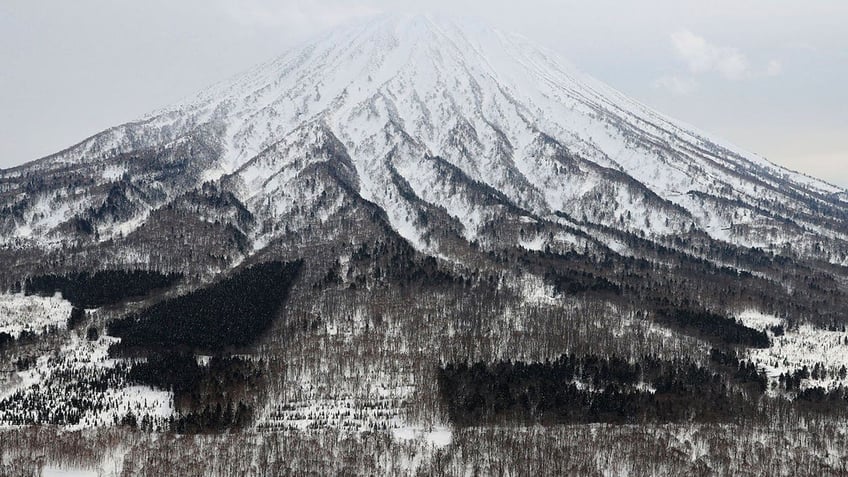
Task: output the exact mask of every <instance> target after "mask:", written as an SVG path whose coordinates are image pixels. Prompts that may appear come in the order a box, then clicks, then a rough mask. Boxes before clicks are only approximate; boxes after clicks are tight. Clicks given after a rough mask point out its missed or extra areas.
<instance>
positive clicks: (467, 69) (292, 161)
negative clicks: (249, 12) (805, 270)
mask: <svg viewBox="0 0 848 477" xmlns="http://www.w3.org/2000/svg"><path fill="white" fill-rule="evenodd" d="M316 124H320V125H321V129H320V131H321V133H320V134H315V129H314V128H313V127H309V125H316ZM280 145H285V147H284V148H282V149H281V147H280ZM283 149H284V150H286V151H288V152H287V153H285V154H282V153H281V152H280V151H281V150H283ZM139 150H146V151H164V150H167V151H173V150H180V151H183V152H181V154H182V155H181V156H180V159H179V160H180V161H182V162H181V164H182V166H181V167H184V168H187V169H188V170H192V171H194V172H193V174H194V175H192V176H191V177H194V178H195V179H185V178H183V179H181V183H184V184H185V185H186V186H188V185H196V184H195V183H193V182H192V181H193V180H196V181H199V182H203V181H216V180H219V179H222V178H227V177H235V178H238V176H241V175H244V176H245V177H244V179H245V180H243V181H239V180H233V181H230V183H233V184H242V186H244V185H245V184H252V187H259V188H260V189H262V188H263V187H265V186H266V185H267V184H268V183H267V181H265V180H262V181H258V180H257V177H259V178H264V177H265V175H267V174H272V175H273V174H277V175H278V176H279V174H280V173H281V172H280V171H281V170H285V171H287V172H286V173H285V174H284V176H285V177H287V178H289V179H291V180H294V178H295V177H296V176H297V174H299V173H300V172H298V171H300V170H301V169H300V168H302V167H305V165H306V164H314V163H313V162H310V161H309V160H304V159H305V158H306V156H308V155H314V156H316V157H321V158H324V159H322V160H321V161H331V160H332V159H331V157H335V158H337V159H338V158H341V157H344V158H345V159H344V169H345V171H346V172H345V175H346V177H355V178H356V180H346V181H344V183H345V184H348V186H351V185H352V184H355V187H356V189H357V190H356V191H355V192H356V193H357V194H359V195H360V196H361V197H362V198H364V199H366V200H368V201H370V202H372V203H374V204H376V205H377V206H379V207H381V208H383V209H384V210H385V211H386V212H387V215H388V216H389V217H390V219H391V221H392V226H393V227H395V228H396V229H397V230H398V231H399V232H400V233H401V235H402V236H404V237H405V238H406V239H408V240H409V241H410V242H411V243H413V244H416V246H417V247H418V248H419V249H421V250H427V251H429V252H432V253H436V252H438V244H432V243H431V244H428V243H427V242H428V241H427V240H426V239H425V238H426V237H427V236H428V234H429V233H430V232H428V231H427V230H424V229H422V228H421V227H420V224H419V225H416V224H415V218H414V212H413V211H414V209H415V207H417V206H414V205H412V203H406V204H403V203H402V200H401V199H399V197H401V198H402V197H404V196H406V197H413V196H414V198H415V200H419V201H422V202H423V203H426V204H429V206H432V207H436V208H440V209H443V210H445V211H446V212H447V214H448V215H449V216H451V217H453V218H454V219H455V220H457V221H459V223H460V224H461V226H462V230H461V234H462V235H463V236H464V238H465V239H468V240H482V237H483V236H484V235H485V231H486V230H488V227H490V224H491V223H492V220H495V218H496V217H501V214H500V212H498V211H497V210H495V209H492V208H491V207H489V206H481V204H480V203H478V201H480V200H483V201H484V202H485V201H490V200H492V199H491V197H494V196H492V195H491V194H494V193H496V194H497V200H496V202H498V203H501V205H502V206H508V207H514V208H517V209H520V210H521V211H522V212H521V213H520V214H519V215H520V217H521V218H520V219H519V218H516V220H531V218H532V220H543V221H550V222H551V223H556V224H560V225H562V226H564V227H569V228H572V229H575V228H576V229H583V231H584V232H585V231H586V230H587V229H586V228H587V227H591V226H594V225H602V226H603V227H612V228H615V229H621V230H623V231H625V232H626V233H631V234H643V235H646V236H648V237H654V238H657V239H661V238H665V237H669V236H674V235H679V234H684V233H689V232H691V231H693V230H697V231H700V232H702V233H705V234H706V235H708V236H710V237H711V238H712V239H715V240H722V241H727V242H730V243H734V244H739V245H744V246H751V247H763V248H767V247H774V246H775V245H774V244H780V243H785V242H792V241H794V240H795V239H797V240H800V241H801V242H802V243H807V244H809V248H810V249H811V250H812V249H814V248H815V247H813V244H814V243H815V242H816V241H817V239H818V237H809V236H808V232H807V231H808V230H830V231H831V232H827V233H825V237H826V241H833V240H836V242H833V243H832V244H831V245H829V246H827V247H824V248H822V247H818V248H816V250H823V249H827V251H826V252H823V256H826V259H827V260H831V261H836V262H838V263H842V262H844V261H845V260H846V258H845V255H844V253H843V249H844V248H845V244H844V243H843V241H842V240H841V239H837V238H836V237H837V236H838V232H837V231H838V230H843V229H844V227H846V222H848V218H844V217H842V216H838V217H840V218H838V219H837V220H836V221H835V222H834V219H833V218H832V217H828V216H826V215H822V211H826V210H835V209H834V208H837V209H838V208H839V207H844V201H841V200H840V198H839V195H838V194H839V193H841V192H843V191H842V189H839V188H837V187H834V186H831V185H829V184H826V183H824V182H822V181H818V180H815V179H811V178H808V177H806V176H802V175H799V174H796V173H793V172H790V171H787V170H785V169H782V168H780V167H778V166H775V165H773V164H771V163H769V162H768V161H766V160H764V159H762V158H760V157H757V156H754V155H751V154H748V153H745V152H743V151H740V150H738V149H737V148H735V147H732V146H729V145H726V144H724V143H722V142H720V141H717V140H713V139H711V138H709V137H708V136H707V135H705V134H703V133H700V132H698V131H695V130H693V129H692V128H691V127H689V126H686V125H684V124H682V123H679V122H677V121H674V120H672V119H670V118H667V117H666V116H664V115H661V114H659V113H657V112H655V111H653V110H651V109H650V108H647V107H646V106H644V105H642V104H640V103H639V102H637V101H634V100H632V99H630V98H628V97H626V96H625V95H623V94H622V93H620V92H618V91H615V90H614V89H612V88H610V87H608V86H606V85H604V84H603V83H601V82H599V81H596V80H594V79H592V78H590V77H588V76H586V75H583V74H581V73H580V72H578V71H576V70H575V69H574V68H572V67H570V66H568V65H567V64H566V63H565V62H564V61H563V60H561V59H560V58H558V57H557V55H556V54H553V53H551V52H548V51H546V50H544V49H543V48H539V47H537V46H536V45H534V44H533V43H532V42H530V41H528V40H526V39H525V38H523V37H520V36H518V35H512V34H505V33H502V32H500V31H498V30H496V29H493V28H490V27H488V26H486V25H485V24H483V23H482V22H480V21H477V20H473V19H471V20H469V19H456V18H451V17H445V16H440V15H433V14H415V15H384V16H378V17H375V18H372V19H369V20H367V21H359V22H357V23H355V24H351V25H347V26H343V27H340V28H337V29H335V30H333V31H331V32H328V33H326V34H324V35H322V36H321V37H319V38H317V39H314V40H311V41H308V42H306V43H304V44H303V45H301V46H299V47H296V48H293V49H291V50H290V51H288V52H287V53H285V54H284V55H282V56H280V57H279V58H277V59H275V60H272V61H270V62H268V63H265V64H262V65H259V66H257V67H256V68H253V69H252V70H250V71H248V72H246V73H244V74H242V75H240V76H238V77H236V78H234V79H231V80H229V81H225V82H223V83H220V84H218V85H216V86H214V87H212V88H209V89H207V90H205V91H203V92H201V93H200V94H198V95H197V96H196V97H194V98H192V99H190V100H188V101H185V102H183V103H181V104H178V105H175V106H172V107H169V108H165V109H164V110H160V111H158V112H156V113H154V114H152V115H149V116H148V117H146V118H145V119H144V120H142V121H138V122H134V123H130V124H126V125H122V126H119V127H116V128H112V129H110V130H108V131H105V132H104V133H102V134H100V135H97V136H95V137H93V138H91V139H89V140H87V141H84V142H83V143H81V144H79V145H77V146H75V147H73V148H70V149H68V150H67V151H64V152H62V153H59V154H57V155H56V156H54V157H52V158H50V159H49V160H47V161H46V162H44V161H42V162H41V163H37V164H38V165H37V166H33V167H39V168H48V169H49V168H56V167H66V166H67V165H68V164H83V165H85V164H87V165H88V167H98V168H100V167H106V168H111V167H114V170H131V169H132V167H130V166H128V165H127V164H126V163H125V162H123V161H124V159H123V158H124V157H125V155H126V154H130V153H132V152H134V151H135V152H137V151H139ZM328 150H330V151H334V152H333V153H332V154H328V153H327V151H328ZM197 151H203V155H202V156H200V155H198V154H197ZM160 154H161V153H160ZM116 161H118V162H121V165H120V166H112V165H110V164H112V163H113V162H116ZM257 164H264V166H262V168H259V169H256V167H257ZM110 174H111V175H108V176H109V177H111V176H113V175H114V174H112V173H110ZM446 174H447V175H448V176H451V177H455V178H457V180H461V181H463V183H464V184H465V186H467V187H472V186H473V187H478V188H479V187H482V188H483V189H479V190H487V191H490V192H487V193H486V194H489V195H488V196H487V197H489V199H486V198H484V197H483V196H480V195H479V194H477V193H476V192H475V193H472V192H470V190H469V192H468V195H466V196H456V194H457V190H458V189H457V188H458V187H459V186H458V185H457V184H455V183H451V182H450V181H447V180H446V179H445V175H446ZM104 177H107V176H106V175H104ZM351 187H352V186H351ZM179 190H182V189H179ZM275 190H276V189H275ZM479 190H478V192H479ZM237 192H238V193H239V195H240V197H241V198H242V199H243V200H245V201H249V200H259V199H258V198H259V197H261V196H262V194H263V192H262V190H239V191H237ZM266 192H268V191H266ZM268 193H270V192H268ZM151 194H153V193H152V192H151ZM161 195H162V194H161V193H158V192H157V193H156V194H153V196H156V197H158V196H161ZM165 195H166V196H168V195H169V193H166V194H165ZM484 195H485V194H484ZM410 200H411V199H410ZM271 202H274V201H273V200H272V201H271ZM413 202H414V201H413ZM415 203H417V202H415ZM787 204H789V205H787ZM83 206H85V207H88V206H89V205H85V201H81V202H80V203H79V204H77V207H83ZM148 206H150V204H148ZM266 206H267V201H266ZM263 207H264V206H263ZM280 207H283V205H280ZM285 207H289V206H288V205H286V206H285ZM144 209H145V207H141V206H139V210H144ZM287 210H288V209H287ZM77 212H79V211H78V210H76V209H73V207H71V209H70V210H68V211H67V212H66V213H65V215H67V217H62V218H56V220H57V221H58V223H61V222H62V221H63V220H67V219H68V218H69V217H73V216H74V214H75V213H77ZM831 215H833V214H831ZM837 215H838V214H837ZM501 218H502V217H501ZM50 223H51V224H52V223H53V222H50ZM587 224H588V225H587ZM127 227H130V226H129V225H127ZM16 230H18V232H16V233H18V234H20V233H24V234H27V233H32V232H27V231H28V230H30V231H31V230H32V229H31V228H26V227H18V228H17V229H16ZM487 240H492V238H491V237H489V238H488V239H487ZM549 241H550V239H548V240H547V241H546V242H549ZM571 245H574V244H573V243H572V244H570V245H569V246H571ZM558 246H564V245H563V244H560V245H558ZM828 247H829V248H828Z"/></svg>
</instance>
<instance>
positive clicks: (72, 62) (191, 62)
mask: <svg viewBox="0 0 848 477" xmlns="http://www.w3.org/2000/svg"><path fill="white" fill-rule="evenodd" d="M422 3H424V2H422V1H402V0H393V1H387V0H370V1H366V0H362V1H359V0H350V1H339V0H316V1H305V0H303V1H298V0H278V1H271V0H241V1H239V2H235V1H231V2H227V1H224V0H180V1H178V2H177V1H173V0H146V1H144V2H138V1H124V0H74V1H67V0H40V1H37V2H36V1H32V0H0V168H3V167H10V166H13V165H17V164H21V163H23V162H26V161H29V160H33V159H36V158H39V157H42V156H44V155H47V154H50V153H52V152H56V151H58V150H60V149H63V148H65V147H67V146H70V145H72V144H74V143H76V142H78V141H80V140H81V139H83V138H85V137H87V136H90V135H92V134H94V133H96V132H99V131H101V130H103V129H105V128H107V127H109V126H113V125H116V124H119V123H123V122H127V121H130V120H133V119H135V118H137V117H140V116H142V115H143V114H145V113H146V112H148V111H151V110H154V109H157V108H159V107H162V106H165V105H167V104H170V103H172V102H175V101H177V100H179V99H181V98H183V97H185V96H188V95H191V94H192V93H194V92H196V91H199V90H200V89H203V88H204V87H206V86H208V85H210V84H212V83H215V82H217V81H219V80H222V79H225V78H227V77H230V76H232V75H234V74H236V73H238V72H240V71H242V70H244V69H247V68H249V67H250V66H252V65H254V64H256V63H259V62H262V61H264V60H267V59H269V58H272V57H275V56H277V55H279V54H281V53H282V52H283V51H284V50H285V49H287V48H289V47H291V46H292V45H294V44H295V43H297V42H299V41H301V40H303V39H306V38H308V37H310V36H314V35H315V34H317V33H319V32H321V31H323V30H326V29H328V28H332V27H333V26H335V25H338V24H340V23H344V22H345V21H348V20H350V19H354V18H357V17H364V16H369V15H374V14H377V13H381V12H395V11H416V10H422V8H421V7H420V4H422ZM425 10H426V11H432V12H438V13H445V14H456V15H462V16H476V17H480V18H483V19H484V20H486V21H488V23H490V24H492V25H493V26H496V27H498V28H501V29H503V30H507V31H515V32H518V33H522V34H524V35H525V36H527V37H529V38H531V39H533V40H536V41H537V42H538V43H540V44H542V45H544V46H547V47H548V48H551V49H553V50H555V51H558V52H559V53H561V55H562V56H563V57H564V58H566V59H568V60H569V61H570V62H571V63H573V64H575V65H576V66H578V67H579V68H581V69H582V70H584V71H586V72H588V73H590V74H592V75H593V76H595V77H597V78H599V79H601V80H603V81H605V82H607V83H609V84H611V85H612V86H614V87H616V88H617V89H619V90H621V91H623V92H625V93H627V94H629V95H630V96H633V97H635V98H636V99H638V100H640V101H642V102H644V103H646V104H648V105H650V106H652V107H654V108H655V109H658V110H659V111H661V112H663V113H666V114H668V115H670V116H673V117H676V118H678V119H681V120H683V121H685V122H688V123H690V124H693V125H695V126H697V127H699V128H700V129H704V130H706V131H709V132H712V133H714V134H716V135H717V136H720V137H723V138H726V139H728V140H730V141H731V142H734V143H735V144H737V145H738V146H740V147H742V148H744V149H746V150H749V151H752V152H756V153H759V154H761V155H763V156H765V157H766V158H768V159H770V160H772V161H773V162H776V163H779V164H782V165H785V166H787V167H789V168H791V169H794V170H798V171H801V172H805V173H808V174H811V175H814V176H817V177H820V178H822V179H825V180H828V181H830V182H833V183H837V184H839V185H842V186H848V1H845V0H806V1H801V0H791V1H790V0H711V1H709V2H706V1H703V0H697V1H694V0H642V1H640V2H627V1H621V0H614V1H613V0H594V1H592V2H586V1H585V0H581V1H572V0H538V1H533V0H523V1H521V2H515V1H514V0H510V1H507V0H488V1H486V0H473V1H472V0H467V1H463V0H447V1H442V0H436V1H428V2H426V9H425Z"/></svg>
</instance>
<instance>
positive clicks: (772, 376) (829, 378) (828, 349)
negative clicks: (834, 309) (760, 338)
mask: <svg viewBox="0 0 848 477" xmlns="http://www.w3.org/2000/svg"><path fill="white" fill-rule="evenodd" d="M737 317H738V318H739V319H740V321H742V323H743V324H744V325H745V326H748V327H750V328H754V329H758V330H766V332H767V333H768V334H769V338H770V339H771V341H772V346H771V347H770V348H765V349H751V350H748V357H749V359H751V360H752V361H753V362H754V363H755V364H757V366H759V367H761V368H762V369H763V370H764V371H765V372H766V374H767V375H768V377H769V380H770V381H771V382H775V381H777V378H778V377H779V376H780V375H781V374H782V373H789V374H791V373H793V372H794V371H796V370H799V369H802V368H803V367H804V366H806V367H807V369H808V370H809V371H810V372H812V371H813V368H814V367H815V365H816V364H819V365H821V366H823V367H824V370H825V373H824V374H825V376H824V377H819V379H806V380H804V381H803V382H802V383H801V386H802V387H815V386H821V387H825V388H830V387H834V386H837V385H840V384H843V385H844V384H848V381H846V380H845V379H844V378H840V377H839V374H840V370H841V368H842V367H843V366H844V367H846V369H848V333H845V332H843V331H829V330H825V329H821V328H816V327H814V326H811V325H808V324H802V325H799V326H798V328H797V329H787V330H785V332H784V334H783V335H782V336H775V335H774V333H773V332H772V331H771V330H770V328H771V327H773V326H778V325H783V326H784V327H785V326H786V324H785V323H784V322H783V320H782V319H780V318H779V317H776V316H772V315H767V314H763V313H759V312H757V311H755V310H748V311H745V312H742V313H740V314H739V315H738V316H737Z"/></svg>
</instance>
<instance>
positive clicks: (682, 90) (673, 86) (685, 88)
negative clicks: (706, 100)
mask: <svg viewBox="0 0 848 477" xmlns="http://www.w3.org/2000/svg"><path fill="white" fill-rule="evenodd" d="M653 85H654V88H661V89H666V90H668V91H670V92H671V94H673V95H675V96H685V95H687V94H691V93H693V92H694V91H695V90H697V89H698V81H697V80H696V79H695V78H692V77H690V76H686V77H680V76H677V75H667V76H663V77H662V78H659V79H657V80H656V81H654V84H653Z"/></svg>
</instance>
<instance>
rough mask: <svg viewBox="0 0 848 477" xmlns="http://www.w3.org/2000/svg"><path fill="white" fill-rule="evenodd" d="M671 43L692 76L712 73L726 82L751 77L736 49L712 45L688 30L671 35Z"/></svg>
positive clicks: (749, 68) (741, 55)
mask: <svg viewBox="0 0 848 477" xmlns="http://www.w3.org/2000/svg"><path fill="white" fill-rule="evenodd" d="M671 43H672V45H673V46H674V49H675V51H676V52H677V54H678V56H680V57H681V58H682V59H683V60H684V61H685V62H686V63H687V65H688V67H689V71H690V72H691V73H693V74H701V73H713V72H714V73H718V74H719V75H721V76H722V77H723V78H725V79H728V80H740V79H745V78H748V77H750V76H751V67H750V64H749V62H748V59H747V58H746V57H745V55H744V54H743V53H742V52H740V51H739V50H737V49H736V48H727V47H719V46H716V45H713V44H712V43H710V42H708V41H707V40H706V39H704V38H703V37H701V36H698V35H696V34H694V33H692V32H691V31H688V30H681V31H678V32H675V33H672V34H671Z"/></svg>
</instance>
